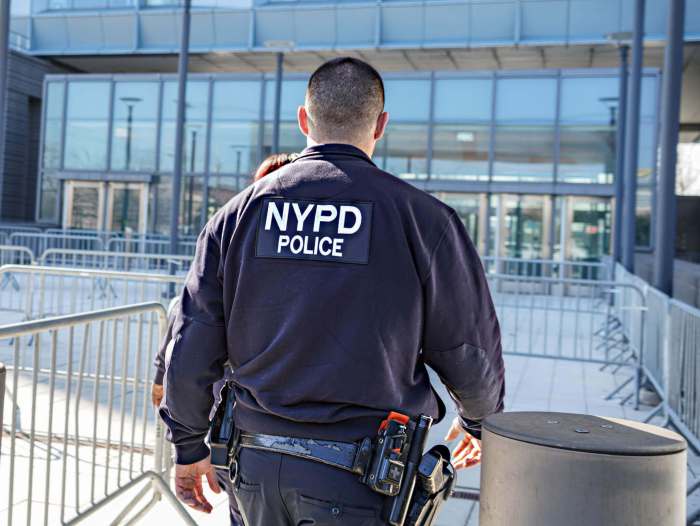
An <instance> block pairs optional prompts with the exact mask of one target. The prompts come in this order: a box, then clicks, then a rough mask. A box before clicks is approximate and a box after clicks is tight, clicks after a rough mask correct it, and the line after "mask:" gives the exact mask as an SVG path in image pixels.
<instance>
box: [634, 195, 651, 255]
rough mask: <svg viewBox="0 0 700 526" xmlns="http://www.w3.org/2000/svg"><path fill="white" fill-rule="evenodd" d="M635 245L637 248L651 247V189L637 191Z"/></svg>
mask: <svg viewBox="0 0 700 526" xmlns="http://www.w3.org/2000/svg"><path fill="white" fill-rule="evenodd" d="M635 237H636V243H637V246H638V247H650V246H651V189H650V188H639V189H638V190H637V230H636V236H635Z"/></svg>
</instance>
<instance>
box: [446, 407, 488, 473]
mask: <svg viewBox="0 0 700 526" xmlns="http://www.w3.org/2000/svg"><path fill="white" fill-rule="evenodd" d="M457 438H460V441H459V444H457V447H456V448H454V450H453V451H452V465H453V466H454V468H455V469H464V468H471V467H473V466H476V465H477V464H479V463H480V462H481V441H480V440H478V439H476V438H474V437H473V436H471V435H470V434H469V433H467V432H466V431H465V430H464V428H463V427H462V425H461V424H460V423H459V418H455V419H454V420H453V422H452V427H451V428H450V430H449V431H448V432H447V436H446V437H445V442H451V441H452V440H455V439H457Z"/></svg>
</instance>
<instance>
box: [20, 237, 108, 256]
mask: <svg viewBox="0 0 700 526" xmlns="http://www.w3.org/2000/svg"><path fill="white" fill-rule="evenodd" d="M8 244H10V245H14V246H23V247H27V248H29V249H30V250H31V251H32V252H33V253H34V254H43V253H44V252H45V251H46V250H48V249H50V248H62V249H72V250H104V242H103V241H102V239H101V238H99V237H97V236H86V235H82V234H79V235H73V234H63V233H46V232H13V233H12V234H10V236H9V238H8Z"/></svg>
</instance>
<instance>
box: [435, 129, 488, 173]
mask: <svg viewBox="0 0 700 526" xmlns="http://www.w3.org/2000/svg"><path fill="white" fill-rule="evenodd" d="M431 172H432V175H431V177H432V178H433V179H457V180H463V181H488V178H489V128H488V127H487V126H474V125H469V124H464V125H460V124H436V125H435V127H434V138H433V162H432V167H431Z"/></svg>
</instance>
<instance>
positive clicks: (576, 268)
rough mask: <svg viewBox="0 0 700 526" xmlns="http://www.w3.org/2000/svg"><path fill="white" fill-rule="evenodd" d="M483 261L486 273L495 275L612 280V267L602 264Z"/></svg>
mask: <svg viewBox="0 0 700 526" xmlns="http://www.w3.org/2000/svg"><path fill="white" fill-rule="evenodd" d="M481 260H482V262H483V264H484V268H485V269H486V272H488V273H493V274H506V275H509V276H530V277H548V278H560V279H591V280H602V281H609V280H611V279H612V275H611V272H610V266H609V265H607V264H605V263H601V262H594V261H571V260H557V259H523V258H503V257H496V256H486V257H483V258H481Z"/></svg>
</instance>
